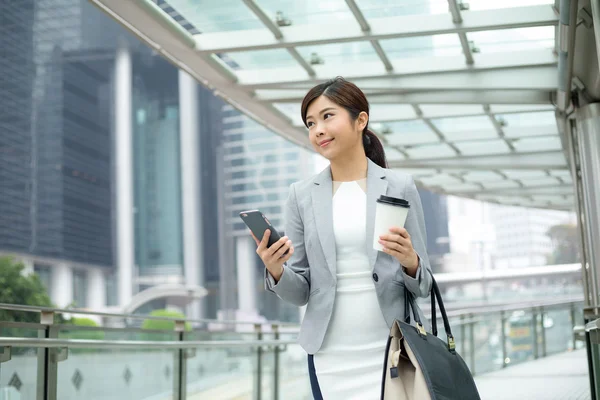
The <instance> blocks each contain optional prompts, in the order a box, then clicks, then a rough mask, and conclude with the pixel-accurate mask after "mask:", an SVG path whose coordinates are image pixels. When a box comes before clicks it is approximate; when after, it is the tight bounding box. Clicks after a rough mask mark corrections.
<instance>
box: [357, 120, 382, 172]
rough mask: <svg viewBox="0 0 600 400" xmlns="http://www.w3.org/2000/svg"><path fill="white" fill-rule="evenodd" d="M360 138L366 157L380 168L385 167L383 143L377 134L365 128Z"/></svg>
mask: <svg viewBox="0 0 600 400" xmlns="http://www.w3.org/2000/svg"><path fill="white" fill-rule="evenodd" d="M362 139H363V146H364V148H365V154H366V155H367V157H368V158H369V159H370V160H371V161H373V162H374V163H375V164H377V165H379V166H380V167H381V168H387V167H388V166H387V161H386V159H385V151H384V150H383V144H381V140H379V138H378V137H377V135H375V134H374V133H373V132H371V131H370V130H369V129H367V128H365V130H364V131H363V135H362Z"/></svg>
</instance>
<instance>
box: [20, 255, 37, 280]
mask: <svg viewBox="0 0 600 400" xmlns="http://www.w3.org/2000/svg"><path fill="white" fill-rule="evenodd" d="M21 263H23V266H24V267H25V268H23V271H22V272H21V273H22V274H23V276H28V275H31V274H33V273H34V272H35V269H34V262H33V260H32V259H30V258H23V259H21Z"/></svg>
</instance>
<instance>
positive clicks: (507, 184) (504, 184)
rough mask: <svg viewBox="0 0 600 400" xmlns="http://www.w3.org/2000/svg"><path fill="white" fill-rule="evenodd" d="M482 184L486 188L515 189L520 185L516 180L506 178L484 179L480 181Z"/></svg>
mask: <svg viewBox="0 0 600 400" xmlns="http://www.w3.org/2000/svg"><path fill="white" fill-rule="evenodd" d="M481 183H482V184H483V186H485V187H486V189H517V188H519V187H521V185H519V184H518V183H517V182H515V181H507V180H502V181H495V182H492V181H485V182H481Z"/></svg>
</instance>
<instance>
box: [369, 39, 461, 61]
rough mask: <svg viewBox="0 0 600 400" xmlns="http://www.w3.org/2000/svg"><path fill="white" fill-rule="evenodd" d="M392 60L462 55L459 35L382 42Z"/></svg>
mask: <svg viewBox="0 0 600 400" xmlns="http://www.w3.org/2000/svg"><path fill="white" fill-rule="evenodd" d="M379 43H380V44H381V47H382V48H383V50H385V53H386V54H387V56H388V57H389V58H390V59H392V60H393V59H401V58H410V57H430V56H431V57H433V56H457V55H461V54H462V48H461V47H460V40H459V38H458V35H453V34H445V35H433V36H417V37H409V38H399V39H387V40H380V41H379Z"/></svg>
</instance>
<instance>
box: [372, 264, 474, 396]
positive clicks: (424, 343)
mask: <svg viewBox="0 0 600 400" xmlns="http://www.w3.org/2000/svg"><path fill="white" fill-rule="evenodd" d="M432 280H433V286H432V293H431V326H432V331H433V334H431V333H427V332H426V331H425V328H423V324H422V323H421V319H420V317H419V314H418V312H417V305H416V302H415V300H414V298H413V296H412V294H411V293H410V292H409V291H408V290H404V303H405V310H404V315H405V320H404V321H398V320H396V321H394V323H393V325H392V328H391V330H390V336H389V338H388V342H387V347H386V352H385V360H384V363H383V366H384V367H383V368H384V370H383V377H382V381H381V399H382V400H450V399H457V400H480V397H479V393H478V391H477V387H476V386H475V381H474V380H473V376H472V375H471V372H470V371H469V367H468V366H467V364H466V363H465V362H464V360H463V359H462V357H461V356H460V355H459V354H458V353H457V352H456V349H455V345H454V336H452V331H451V330H450V322H449V321H448V316H447V315H446V309H445V308H444V303H443V302H442V296H441V294H440V290H439V288H438V286H437V283H436V282H435V279H433V276H432ZM436 299H437V302H438V304H439V306H440V312H441V314H442V319H443V320H444V329H445V331H446V336H447V338H448V341H447V342H444V341H443V340H441V339H439V338H438V337H437V321H436V307H435V301H436ZM411 309H412V314H413V317H414V320H415V323H416V326H412V325H410V310H411Z"/></svg>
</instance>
